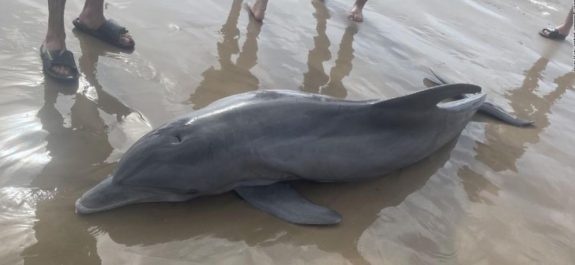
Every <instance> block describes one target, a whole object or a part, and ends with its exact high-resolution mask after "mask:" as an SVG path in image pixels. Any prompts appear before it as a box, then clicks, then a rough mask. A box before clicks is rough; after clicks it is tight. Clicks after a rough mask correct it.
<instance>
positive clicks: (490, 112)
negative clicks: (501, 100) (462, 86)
mask: <svg viewBox="0 0 575 265" xmlns="http://www.w3.org/2000/svg"><path fill="white" fill-rule="evenodd" d="M429 72H431V75H432V76H433V77H432V78H425V79H424V83H425V84H426V85H430V86H438V85H446V84H450V83H453V82H452V81H451V80H448V79H445V78H444V77H442V76H440V75H438V74H437V73H435V72H434V71H433V70H431V69H429ZM478 112H480V113H482V114H485V115H487V116H490V117H493V118H495V119H498V120H500V121H503V122H505V123H507V124H510V125H513V126H518V127H527V126H533V121H531V120H525V119H521V118H517V117H514V116H513V115H511V114H510V113H509V112H507V111H505V110H504V109H503V108H501V107H499V106H497V105H495V104H493V103H491V102H488V101H485V102H484V103H483V104H482V105H481V107H479V110H478Z"/></svg>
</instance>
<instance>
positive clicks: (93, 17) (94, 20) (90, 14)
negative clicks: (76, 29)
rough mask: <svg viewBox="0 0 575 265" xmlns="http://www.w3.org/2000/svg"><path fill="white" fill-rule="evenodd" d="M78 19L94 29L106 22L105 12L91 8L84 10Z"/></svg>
mask: <svg viewBox="0 0 575 265" xmlns="http://www.w3.org/2000/svg"><path fill="white" fill-rule="evenodd" d="M78 18H79V19H80V22H82V23H83V24H84V25H86V26H88V27H92V28H96V27H99V26H101V25H102V24H103V23H104V22H105V21H106V18H105V17H104V13H103V12H100V11H98V10H94V9H90V8H84V10H82V13H80V16H78Z"/></svg>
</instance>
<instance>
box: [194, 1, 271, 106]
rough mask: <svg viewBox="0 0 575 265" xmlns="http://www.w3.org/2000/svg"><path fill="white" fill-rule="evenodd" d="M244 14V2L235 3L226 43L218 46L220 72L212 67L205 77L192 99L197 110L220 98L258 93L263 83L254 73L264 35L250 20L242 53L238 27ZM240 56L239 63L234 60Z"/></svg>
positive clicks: (224, 33)
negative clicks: (260, 37)
mask: <svg viewBox="0 0 575 265" xmlns="http://www.w3.org/2000/svg"><path fill="white" fill-rule="evenodd" d="M241 10H242V0H234V1H233V3H232V8H231V10H230V13H229V15H228V18H227V20H226V23H225V24H224V25H223V26H222V29H221V34H222V36H223V40H222V41H221V42H218V62H219V63H220V68H219V69H217V68H215V67H213V66H212V67H210V68H208V69H207V70H206V71H204V72H203V73H202V76H203V77H204V79H203V80H202V82H201V83H200V85H199V86H198V87H197V88H196V90H195V92H194V93H193V94H192V95H191V96H190V101H191V102H192V103H193V105H194V108H195V109H199V108H202V107H204V106H206V105H208V104H209V103H211V102H213V101H215V100H218V99H220V98H223V97H226V96H229V95H233V94H238V93H243V92H247V91H250V90H256V89H258V87H259V80H258V78H257V77H255V76H254V75H253V74H252V73H251V72H250V70H251V68H252V67H254V66H255V65H256V63H257V60H258V57H257V51H258V43H257V38H258V35H259V34H260V31H261V24H260V23H257V22H256V21H255V20H254V19H253V18H251V17H250V20H249V23H248V25H247V33H246V40H245V42H244V44H243V46H242V48H241V50H240V49H239V43H238V40H239V38H240V37H239V35H240V31H239V29H238V27H237V24H238V18H239V16H240V12H241ZM236 54H237V59H236V61H235V62H233V60H232V56H233V55H236Z"/></svg>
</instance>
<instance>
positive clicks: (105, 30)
mask: <svg viewBox="0 0 575 265" xmlns="http://www.w3.org/2000/svg"><path fill="white" fill-rule="evenodd" d="M72 23H73V24H74V27H76V29H78V30H79V31H82V32H84V33H86V34H89V35H92V36H93V37H95V38H97V39H100V40H102V41H105V42H107V43H109V44H112V45H114V46H116V47H118V48H122V49H126V50H132V49H134V46H135V45H136V44H135V43H134V40H133V39H131V38H130V40H131V41H130V44H128V45H124V44H123V43H122V42H120V38H121V37H122V35H124V34H127V33H128V30H127V29H126V28H124V27H122V26H120V25H118V23H116V22H115V21H114V20H111V19H108V20H106V22H104V24H102V25H101V26H100V27H99V28H98V29H91V28H88V27H87V26H86V25H84V24H82V23H81V22H80V19H79V18H77V19H75V20H74V21H73V22H72Z"/></svg>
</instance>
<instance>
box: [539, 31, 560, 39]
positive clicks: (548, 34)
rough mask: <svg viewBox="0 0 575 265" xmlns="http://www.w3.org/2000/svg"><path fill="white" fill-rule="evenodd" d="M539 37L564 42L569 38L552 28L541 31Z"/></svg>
mask: <svg viewBox="0 0 575 265" xmlns="http://www.w3.org/2000/svg"><path fill="white" fill-rule="evenodd" d="M539 35H541V36H543V37H545V38H548V39H552V40H564V39H565V38H567V36H565V35H563V34H561V33H559V30H557V29H552V28H544V29H542V30H541V31H539Z"/></svg>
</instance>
